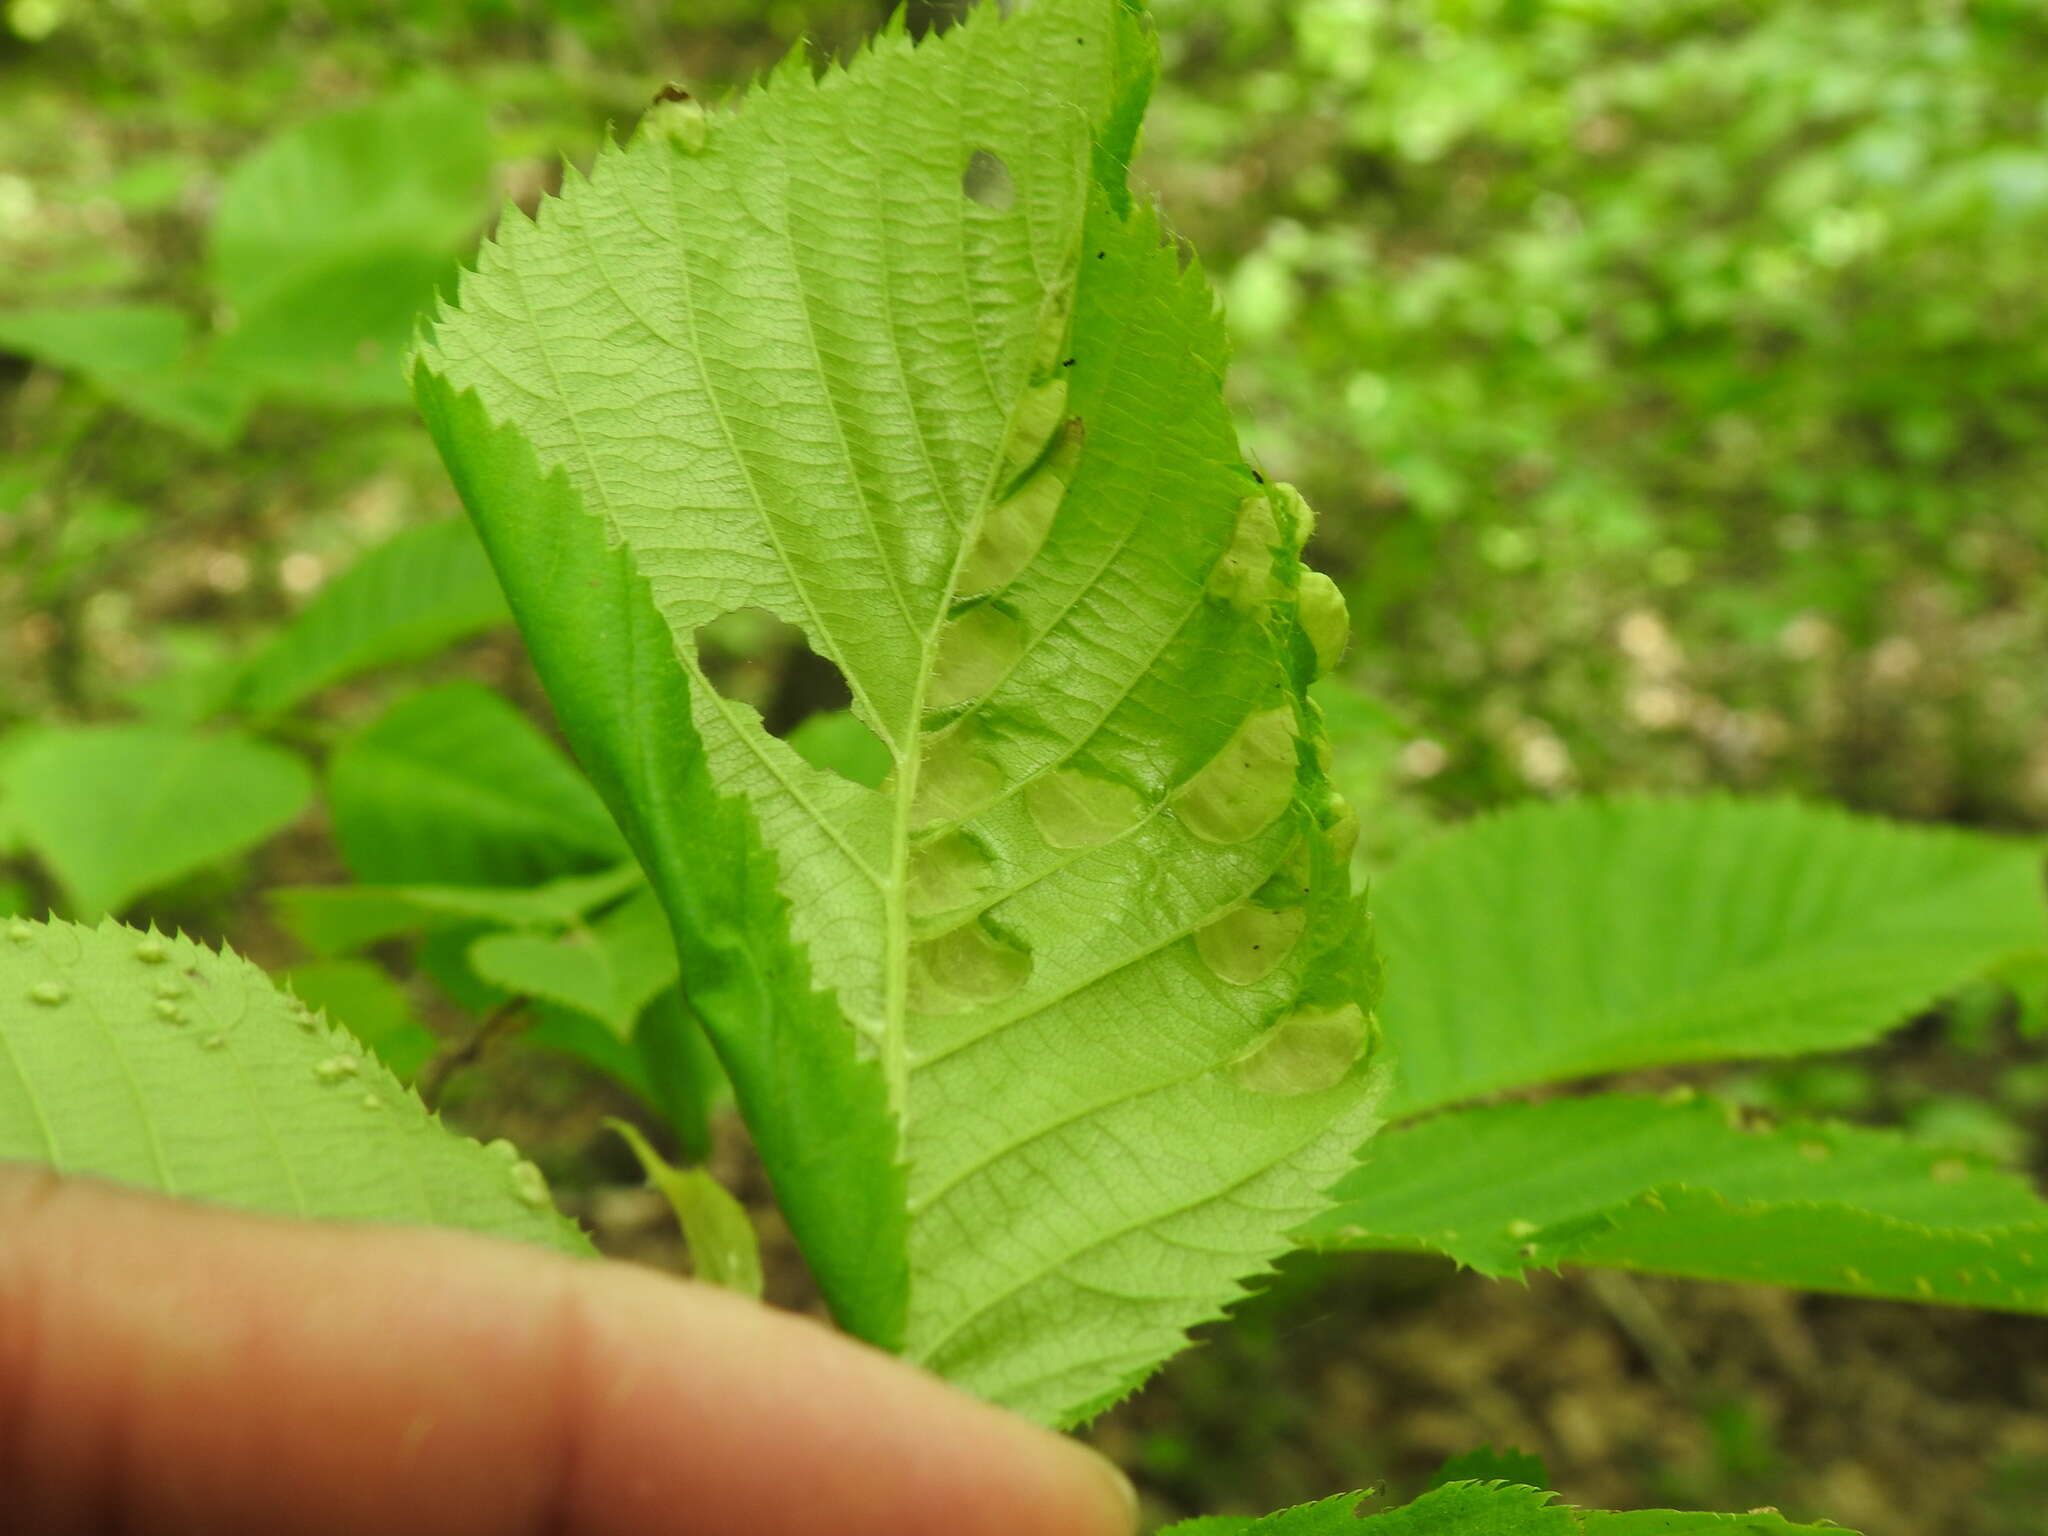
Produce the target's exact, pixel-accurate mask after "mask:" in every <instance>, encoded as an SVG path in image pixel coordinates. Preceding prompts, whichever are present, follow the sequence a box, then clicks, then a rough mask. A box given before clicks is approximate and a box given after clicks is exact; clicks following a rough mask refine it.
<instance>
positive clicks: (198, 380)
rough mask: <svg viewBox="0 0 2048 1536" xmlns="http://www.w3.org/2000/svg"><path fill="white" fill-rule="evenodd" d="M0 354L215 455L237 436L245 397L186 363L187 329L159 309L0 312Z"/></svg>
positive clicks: (173, 312) (180, 316)
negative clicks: (42, 368) (78, 383)
mask: <svg viewBox="0 0 2048 1536" xmlns="http://www.w3.org/2000/svg"><path fill="white" fill-rule="evenodd" d="M0 351H9V352H15V353H19V354H21V355H22V356H25V357H32V358H34V359H35V360H36V361H37V362H40V363H44V364H46V365H48V366H49V367H52V368H57V369H62V370H64V371H66V372H70V373H76V374H78V375H80V376H81V377H82V378H85V379H87V380H88V381H90V382H91V383H92V384H93V385H94V387H96V388H97V389H98V390H99V391H100V392H101V393H102V394H103V395H105V396H106V397H107V398H108V399H110V400H112V401H113V402H114V403H116V404H117V405H120V406H122V407H123V408H124V409H127V410H130V411H133V412H134V413H135V414H136V415H137V416H140V417H142V418H143V419H144V420H145V421H150V422H154V423H155V424H156V425H158V426H162V427H169V428H170V429H171V430H173V431H175V432H182V433H184V434H185V435H186V436H188V437H191V438H194V439H196V440H197V441H199V442H201V443H204V444H206V445H207V446H209V447H214V448H222V447H225V446H227V444H228V443H230V442H232V441H233V440H234V439H235V438H236V437H237V436H238V435H240V433H241V430H242V423H243V420H244V419H245V418H246V416H247V415H248V410H249V396H248V391H247V390H246V388H244V387H243V386H242V385H241V384H239V383H238V382H236V381H235V380H233V379H231V378H229V377H226V376H225V375H222V374H219V373H217V372H213V371H209V370H207V369H206V368H204V367H203V366H202V365H200V363H199V362H198V361H197V360H196V358H195V357H194V356H193V343H192V327H191V323H190V322H189V321H188V320H187V319H186V318H185V315H184V313H183V311H181V310H177V309H173V308H172V307H171V306H169V305H167V304H99V305H83V306H79V307H76V308H63V309H14V310H4V311H0Z"/></svg>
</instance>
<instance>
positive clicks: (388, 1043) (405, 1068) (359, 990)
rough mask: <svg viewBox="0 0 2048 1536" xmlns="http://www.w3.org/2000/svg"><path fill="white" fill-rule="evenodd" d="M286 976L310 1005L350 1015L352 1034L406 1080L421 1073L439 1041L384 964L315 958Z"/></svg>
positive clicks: (339, 1015)
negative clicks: (415, 1012)
mask: <svg viewBox="0 0 2048 1536" xmlns="http://www.w3.org/2000/svg"><path fill="white" fill-rule="evenodd" d="M284 980H285V984H286V985H287V986H289V987H290V988H291V990H292V993H293V995H294V996H296V997H297V998H298V999H299V1000H300V1001H301V1002H303V1003H305V1004H306V1006H307V1007H309V1008H313V1009H317V1010H318V1011H319V1012H321V1013H324V1014H327V1015H328V1016H329V1017H331V1018H337V1019H347V1020H348V1028H349V1033H351V1034H352V1035H354V1036H355V1037H356V1038H357V1039H358V1040H360V1041H362V1042H363V1044H365V1045H367V1046H368V1047H369V1048H370V1049H371V1050H373V1051H375V1052H376V1053H377V1059H378V1060H379V1061H381V1062H383V1063H384V1065H385V1066H387V1067H389V1068H390V1069H391V1070H392V1071H393V1072H394V1073H396V1074H397V1075H398V1077H399V1079H400V1080H401V1081H402V1082H408V1083H409V1082H411V1081H412V1080H413V1079H414V1078H415V1077H416V1076H418V1075H419V1070H420V1068H421V1067H423V1066H425V1065H426V1063H427V1058H428V1057H430V1056H432V1055H433V1054H434V1051H435V1048H436V1047H437V1046H438V1045H439V1043H440V1042H439V1041H437V1040H436V1039H435V1038H434V1035H433V1032H432V1031H431V1030H429V1029H428V1028H427V1027H426V1026H425V1025H423V1024H421V1023H420V1021H419V1020H418V1019H416V1018H414V1017H413V1012H412V1004H410V1003H409V1002H407V1001H406V997H405V991H404V989H403V988H401V987H400V986H399V985H398V983H397V982H395V981H393V980H392V979H391V976H390V973H389V972H387V971H386V970H385V969H384V968H383V967H382V966H378V965H372V964H371V963H370V962H369V961H367V960H315V961H312V962H311V963H309V964H306V965H295V966H293V967H292V968H291V970H290V971H288V972H286V973H285V978H284Z"/></svg>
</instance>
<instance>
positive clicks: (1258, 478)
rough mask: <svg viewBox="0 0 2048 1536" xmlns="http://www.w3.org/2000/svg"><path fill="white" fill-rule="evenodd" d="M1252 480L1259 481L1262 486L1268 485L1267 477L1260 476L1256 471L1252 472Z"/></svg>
mask: <svg viewBox="0 0 2048 1536" xmlns="http://www.w3.org/2000/svg"><path fill="white" fill-rule="evenodd" d="M1252 478H1253V479H1254V480H1256V481H1258V482H1259V484H1261V485H1264V484H1265V483H1266V477H1265V476H1264V475H1262V474H1260V473H1259V472H1258V471H1257V470H1256V469H1255V470H1253V471H1252Z"/></svg>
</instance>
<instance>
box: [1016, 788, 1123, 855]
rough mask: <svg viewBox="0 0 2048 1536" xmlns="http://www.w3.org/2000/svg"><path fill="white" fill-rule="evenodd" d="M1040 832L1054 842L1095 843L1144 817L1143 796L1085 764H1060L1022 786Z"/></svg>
mask: <svg viewBox="0 0 2048 1536" xmlns="http://www.w3.org/2000/svg"><path fill="white" fill-rule="evenodd" d="M1024 806H1025V809H1026V810H1028V811H1029V812H1030V813H1031V821H1032V825H1034V826H1036V827H1037V828H1038V835H1039V836H1040V837H1042V838H1044V839H1045V840H1046V842H1048V843H1049V844H1051V845H1052V846H1053V847H1055V848H1097V847H1100V846H1101V845H1102V844H1104V843H1106V842H1108V841H1110V840H1111V839H1112V838H1114V837H1118V836H1120V835H1121V834H1123V833H1125V832H1128V831H1129V830H1130V829H1131V828H1132V827H1135V826H1136V825H1137V824H1138V823H1139V822H1140V821H1142V820H1143V819H1144V817H1145V809H1146V807H1145V797H1144V796H1143V795H1141V794H1139V793H1138V791H1136V790H1135V789H1133V788H1131V786H1130V785H1128V784H1125V783H1123V782H1122V781H1120V780H1117V779H1111V778H1106V777H1104V776H1103V775H1102V774H1099V773H1090V772H1089V771H1088V770H1086V769H1085V768H1061V769H1058V770H1057V771H1055V772H1053V773H1048V774H1044V775H1042V776H1040V777H1039V778H1036V779H1033V780H1032V781H1031V783H1030V785H1029V786H1028V787H1026V789H1025V791H1024Z"/></svg>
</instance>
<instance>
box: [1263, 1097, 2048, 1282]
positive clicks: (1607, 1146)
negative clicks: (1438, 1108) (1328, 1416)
mask: <svg viewBox="0 0 2048 1536" xmlns="http://www.w3.org/2000/svg"><path fill="white" fill-rule="evenodd" d="M1334 1193H1335V1194H1336V1195H1337V1196H1338V1197H1339V1199H1340V1200H1341V1202H1342V1203H1341V1204H1339V1205H1338V1206H1336V1207H1335V1208H1334V1209H1332V1210H1331V1211H1329V1212H1328V1213H1326V1214H1325V1215H1323V1216H1320V1217H1318V1218H1317V1219H1316V1220H1315V1221H1313V1222H1312V1223H1310V1224H1309V1226H1308V1228H1307V1229H1306V1231H1305V1234H1304V1235H1305V1236H1306V1237H1307V1238H1308V1239H1309V1240H1310V1241H1312V1242H1315V1243H1317V1244H1319V1245H1322V1246H1326V1247H1331V1248H1392V1249H1421V1250H1434V1251H1437V1252H1441V1253H1445V1254H1448V1255H1450V1256H1451V1257H1452V1258H1454V1259H1456V1260H1458V1262H1459V1263H1461V1264H1469V1265H1471V1266H1472V1267H1473V1268H1474V1269H1477V1270H1480V1271H1482V1272H1483V1273H1485V1274H1489V1275H1510V1274H1514V1273H1517V1272H1518V1271H1520V1270H1522V1269H1525V1268H1531V1267H1538V1266H1540V1267H1546V1268H1547V1267H1554V1266H1556V1265H1558V1264H1563V1263H1572V1264H1609V1265H1615V1266H1618V1267H1621V1268H1627V1269H1639V1270H1652V1271H1656V1272H1658V1273H1662V1274H1676V1275H1689V1276H1696V1277H1700V1278H1705V1279H1715V1280H1752V1281H1762V1282H1767V1283H1770V1284H1776V1285H1796V1286H1802V1287H1805V1288H1806V1289H1809V1290H1822V1291H1839V1292H1842V1293H1844V1294H1846V1295H1853V1296H1887V1297H1893V1298H1897V1299H1901V1300H1907V1301H1946V1302H1958V1303H1964V1304H1968V1305H1972V1306H1989V1307H2005V1308H2009V1309H2013V1310H2017V1311H2026V1312H2042V1311H2048V1204H2044V1203H2043V1202H2042V1201H2041V1200H2040V1199H2039V1198H2038V1197H2037V1196H2036V1195H2035V1194H2034V1192H2033V1190H2032V1189H2030V1188H2029V1187H2028V1185H2027V1183H2026V1181H2025V1180H2023V1179H2021V1178H2018V1177H2016V1176H2015V1175H2012V1174H2009V1173H2005V1172H2002V1171H2000V1170H1998V1169H1996V1168H1992V1167H1989V1166H1987V1165H1985V1164H1983V1163H1982V1162H1980V1161H1978V1160H1977V1159H1974V1158H1971V1157H1968V1156H1966V1155H1964V1154H1961V1153H1955V1152H1949V1151H1945V1150H1942V1149H1939V1148H1932V1147H1928V1146H1924V1145H1919V1144H1916V1143H1914V1142H1911V1141H1908V1140H1906V1139H1905V1138H1903V1137H1900V1136H1896V1135H1892V1134H1889V1133H1886V1132H1880V1131H1869V1130H1859V1129H1855V1128H1852V1127H1849V1126H1842V1125H1824V1124H1791V1125H1784V1126H1774V1127H1757V1128H1750V1127H1745V1126H1744V1125H1743V1124H1742V1123H1741V1122H1740V1120H1739V1119H1738V1118H1736V1117H1735V1115H1734V1112H1733V1111H1731V1110H1730V1109H1729V1108H1728V1107H1727V1106H1724V1105H1719V1104H1715V1103H1713V1102H1711V1101H1709V1100H1706V1099H1695V1100H1691V1101H1689V1102H1685V1103H1668V1102H1664V1101H1661V1100H1657V1099H1650V1098H1639V1097H1632V1096H1623V1095H1600V1096H1597V1097H1594V1098H1587V1099H1559V1100H1553V1101H1551V1102H1549V1103H1545V1104H1507V1105H1498V1106H1494V1107H1491V1108H1485V1109H1468V1110H1458V1111H1453V1112H1451V1113H1449V1114H1444V1115H1439V1116H1436V1117H1435V1118H1433V1119H1430V1120H1426V1121H1424V1122H1422V1123H1421V1124H1419V1125H1413V1126H1406V1127H1402V1128H1401V1129H1398V1130H1394V1131H1389V1132H1386V1133H1385V1134H1383V1135H1381V1136H1380V1137H1378V1138H1377V1139H1376V1140H1375V1141H1374V1142H1373V1143H1372V1145H1371V1146H1370V1147H1369V1148H1368V1149H1367V1155H1366V1160H1365V1161H1364V1163H1363V1164H1361V1166H1360V1167H1359V1168H1357V1169H1356V1170H1354V1171H1353V1172H1352V1173H1350V1174H1348V1175H1346V1176H1345V1178H1344V1179H1343V1181H1342V1182H1341V1183H1339V1184H1338V1186H1337V1188H1336V1190H1335V1191H1334Z"/></svg>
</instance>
